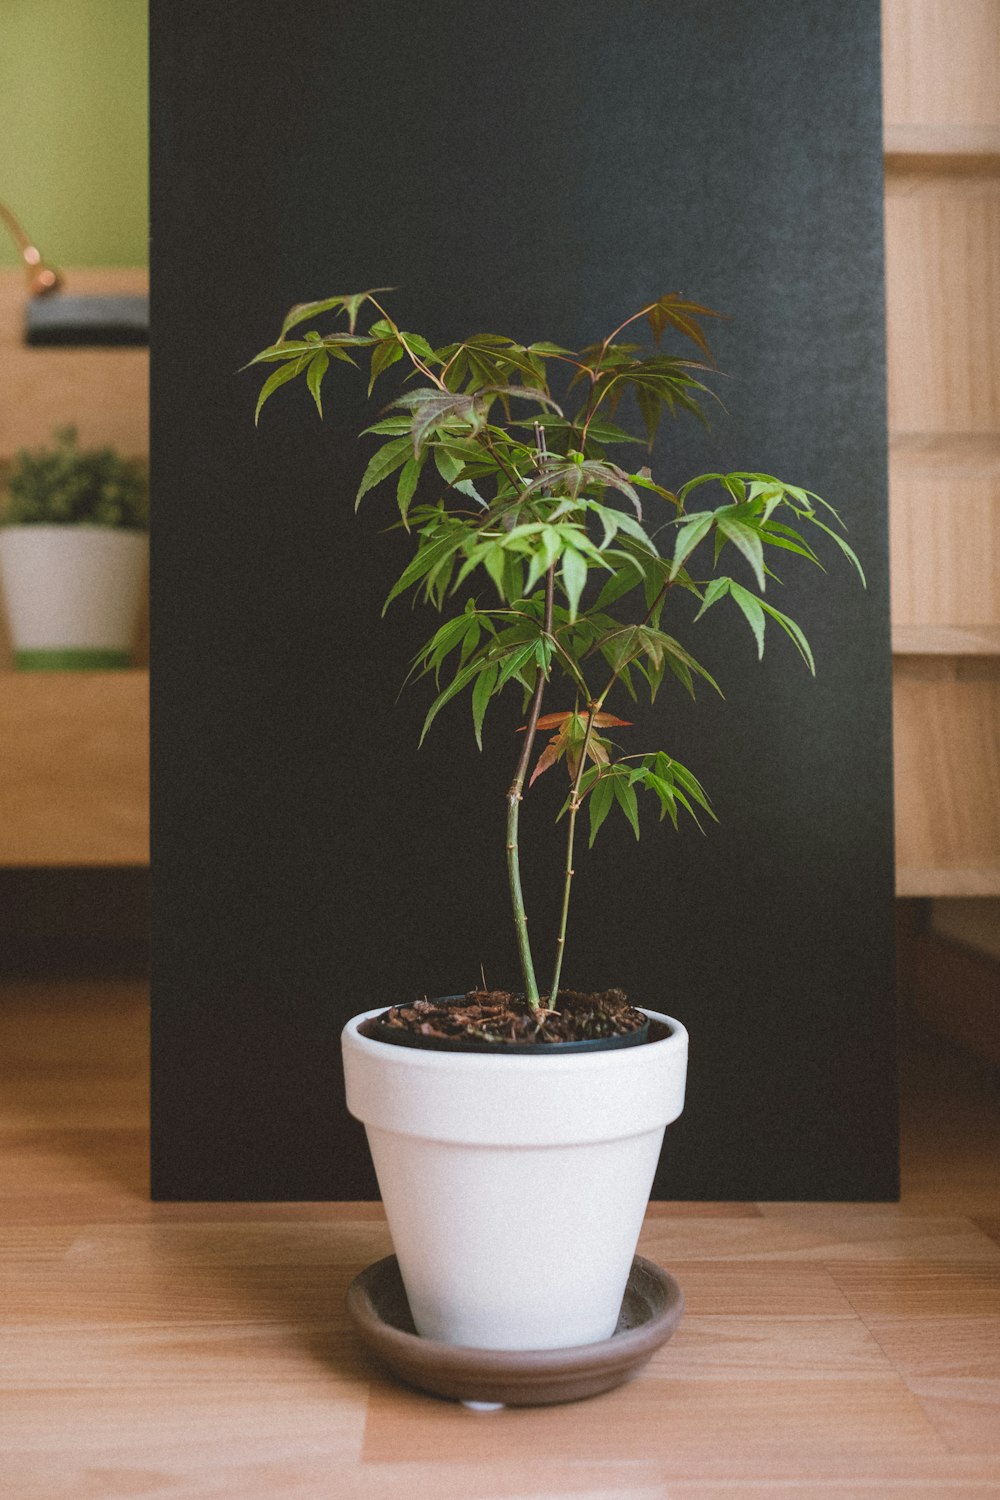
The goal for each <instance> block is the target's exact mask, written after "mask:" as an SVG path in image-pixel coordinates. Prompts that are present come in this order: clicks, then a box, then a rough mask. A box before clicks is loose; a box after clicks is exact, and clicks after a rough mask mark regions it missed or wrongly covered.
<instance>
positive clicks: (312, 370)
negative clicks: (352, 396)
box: [306, 349, 330, 416]
mask: <svg viewBox="0 0 1000 1500" xmlns="http://www.w3.org/2000/svg"><path fill="white" fill-rule="evenodd" d="M329 365H330V356H329V354H327V352H326V350H325V349H324V350H323V352H322V353H321V354H317V355H314V356H313V358H312V359H311V360H310V361H309V368H308V370H307V371H306V384H307V385H308V387H309V389H310V391H311V392H312V398H313V400H314V401H315V403H316V410H317V411H318V412H319V414H320V416H322V415H323V398H322V396H321V394H320V386H321V385H322V384H323V376H324V375H325V374H326V372H327V369H328V368H329Z"/></svg>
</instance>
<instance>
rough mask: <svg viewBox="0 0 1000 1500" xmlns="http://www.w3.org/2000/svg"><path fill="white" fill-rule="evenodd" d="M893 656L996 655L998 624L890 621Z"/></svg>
mask: <svg viewBox="0 0 1000 1500" xmlns="http://www.w3.org/2000/svg"><path fill="white" fill-rule="evenodd" d="M892 654H893V656H1000V625H893V627H892Z"/></svg>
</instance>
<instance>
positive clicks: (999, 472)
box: [889, 432, 1000, 479]
mask: <svg viewBox="0 0 1000 1500" xmlns="http://www.w3.org/2000/svg"><path fill="white" fill-rule="evenodd" d="M889 468H890V473H891V474H892V475H903V476H908V475H918V476H921V477H927V478H932V479H957V478H972V479H1000V433H997V432H893V433H891V434H890V436H889Z"/></svg>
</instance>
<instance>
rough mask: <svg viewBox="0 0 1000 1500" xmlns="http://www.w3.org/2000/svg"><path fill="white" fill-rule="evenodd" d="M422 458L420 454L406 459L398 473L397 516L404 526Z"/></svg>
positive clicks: (422, 464)
mask: <svg viewBox="0 0 1000 1500" xmlns="http://www.w3.org/2000/svg"><path fill="white" fill-rule="evenodd" d="M407 446H409V445H407ZM424 457H425V455H424V454H423V453H422V454H421V455H420V457H419V458H410V459H407V461H406V463H405V464H404V465H403V467H402V468H401V469H400V471H399V482H398V483H397V485H396V503H397V504H398V506H399V514H400V515H401V516H402V518H403V521H404V524H405V522H406V517H407V512H408V511H409V509H410V501H411V500H412V499H413V496H414V494H415V492H416V488H417V481H418V480H419V478H420V470H421V469H422V468H423V466H424Z"/></svg>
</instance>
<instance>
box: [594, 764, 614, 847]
mask: <svg viewBox="0 0 1000 1500" xmlns="http://www.w3.org/2000/svg"><path fill="white" fill-rule="evenodd" d="M613 782H614V777H613V776H600V777H599V778H598V780H597V781H596V782H595V783H594V786H593V790H592V791H591V793H590V796H589V810H590V847H591V849H593V847H594V840H595V839H596V838H597V835H598V833H599V832H600V828H601V824H602V823H603V822H604V820H605V818H606V817H607V816H608V813H609V812H610V811H611V809H612V807H613V805H614V800H615V789H614V785H613Z"/></svg>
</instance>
